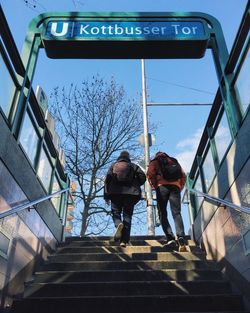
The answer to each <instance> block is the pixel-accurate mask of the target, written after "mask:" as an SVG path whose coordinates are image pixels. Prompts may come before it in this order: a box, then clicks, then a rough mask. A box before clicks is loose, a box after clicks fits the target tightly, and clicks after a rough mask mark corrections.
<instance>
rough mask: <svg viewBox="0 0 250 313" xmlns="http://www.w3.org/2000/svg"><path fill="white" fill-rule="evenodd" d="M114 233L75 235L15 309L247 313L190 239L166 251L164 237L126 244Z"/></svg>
mask: <svg viewBox="0 0 250 313" xmlns="http://www.w3.org/2000/svg"><path fill="white" fill-rule="evenodd" d="M109 240H110V237H91V238H84V239H82V238H77V237H75V238H70V239H68V240H67V241H66V242H65V243H62V244H60V246H59V247H58V249H57V251H56V253H55V254H54V255H51V256H50V257H49V259H48V260H47V262H46V264H44V266H43V268H42V270H41V271H39V272H37V273H36V274H35V275H34V281H33V282H32V283H30V284H29V285H28V286H27V287H26V289H25V292H24V297H23V299H21V300H15V301H14V304H13V307H12V310H11V312H12V313H24V312H26V313H27V312H29V313H42V312H43V313H45V312H46V313H55V312H60V313H66V312H67V313H70V312H84V313H97V312H98V313H125V312H126V313H145V312H148V313H149V312H150V313H156V312H161V313H164V312H229V313H232V312H234V313H235V312H242V311H244V309H243V302H242V298H241V296H240V295H236V294H233V293H232V291H231V288H230V283H229V282H228V281H227V280H226V279H225V277H223V275H222V273H221V272H220V271H218V269H217V268H216V264H214V262H213V261H211V260H206V258H205V255H204V253H203V252H202V251H201V250H200V249H199V248H198V247H196V246H195V245H194V243H192V242H191V241H189V247H188V249H189V250H190V251H188V252H166V251H165V248H164V246H163V243H164V240H163V237H160V236H156V237H148V236H138V237H132V238H131V246H127V247H126V248H121V247H120V246H116V245H115V243H114V242H113V243H112V242H110V241H109Z"/></svg>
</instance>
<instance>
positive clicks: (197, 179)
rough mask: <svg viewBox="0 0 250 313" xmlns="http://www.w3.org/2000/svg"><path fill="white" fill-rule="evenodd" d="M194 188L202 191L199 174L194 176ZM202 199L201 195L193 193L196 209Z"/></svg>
mask: <svg viewBox="0 0 250 313" xmlns="http://www.w3.org/2000/svg"><path fill="white" fill-rule="evenodd" d="M194 189H196V190H198V191H201V192H203V190H202V184H201V178H200V176H198V177H197V178H196V181H195V184H194ZM202 200H203V197H202V196H200V195H198V194H195V202H196V206H197V209H198V208H199V207H200V205H201V202H202Z"/></svg>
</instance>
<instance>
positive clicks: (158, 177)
mask: <svg viewBox="0 0 250 313" xmlns="http://www.w3.org/2000/svg"><path fill="white" fill-rule="evenodd" d="M170 161H171V160H170ZM182 173H183V176H182V178H179V179H177V180H175V181H168V180H166V179H164V178H163V176H162V174H161V170H160V166H159V163H158V161H157V159H154V160H152V161H151V162H150V163H149V166H148V171H147V178H148V181H149V183H150V185H151V186H152V187H153V188H154V189H156V188H157V187H159V186H161V185H175V186H177V187H179V188H180V190H182V189H183V188H184V186H185V183H186V179H187V178H186V174H185V172H184V171H183V169H182Z"/></svg>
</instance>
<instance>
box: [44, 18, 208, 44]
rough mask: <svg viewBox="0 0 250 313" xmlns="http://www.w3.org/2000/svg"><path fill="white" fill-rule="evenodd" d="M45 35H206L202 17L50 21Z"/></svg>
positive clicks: (80, 37) (83, 37) (134, 37)
mask: <svg viewBox="0 0 250 313" xmlns="http://www.w3.org/2000/svg"><path fill="white" fill-rule="evenodd" d="M45 36H46V37H47V38H50V39H52V40H53V39H61V40H72V39H73V38H74V39H76V40H88V39H91V40H95V39H97V40H105V39H118V40H123V39H124V40H129V39H132V40H178V39H181V40H183V39H184V40H185V39H186V40H192V39H193V40H196V39H203V38H204V37H206V31H205V29H204V25H203V23H202V22H201V21H140V22H137V21H135V22H126V21H124V22H122V21H121V22H120V21H119V22H117V21H107V22H101V21H95V22H89V21H71V20H69V21H50V22H48V24H47V27H46V34H45Z"/></svg>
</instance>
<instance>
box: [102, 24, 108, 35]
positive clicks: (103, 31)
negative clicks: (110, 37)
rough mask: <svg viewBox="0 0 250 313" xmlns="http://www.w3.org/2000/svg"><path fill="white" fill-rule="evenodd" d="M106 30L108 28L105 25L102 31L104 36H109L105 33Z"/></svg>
mask: <svg viewBox="0 0 250 313" xmlns="http://www.w3.org/2000/svg"><path fill="white" fill-rule="evenodd" d="M106 28H107V27H106V26H105V25H103V26H101V30H102V34H103V35H107V34H106V33H105V30H106Z"/></svg>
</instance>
